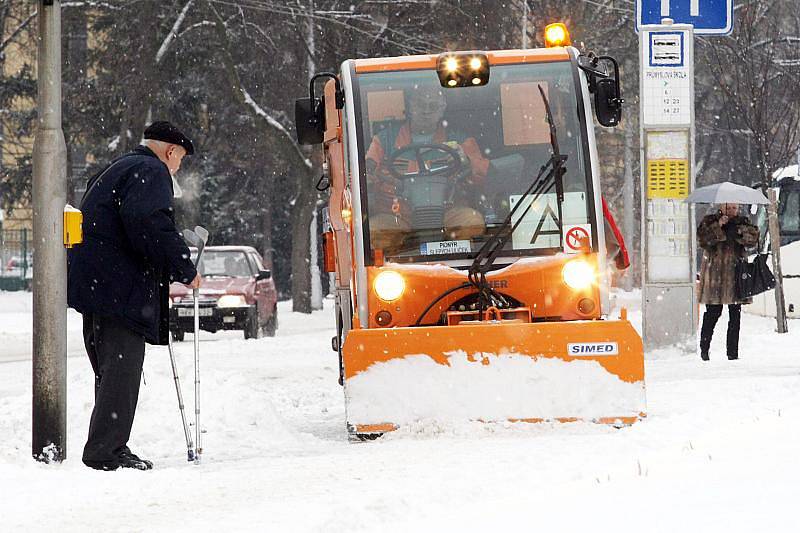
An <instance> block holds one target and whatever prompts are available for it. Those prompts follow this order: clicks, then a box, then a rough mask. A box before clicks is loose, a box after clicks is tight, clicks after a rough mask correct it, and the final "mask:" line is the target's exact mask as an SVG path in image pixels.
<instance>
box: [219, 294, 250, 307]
mask: <svg viewBox="0 0 800 533" xmlns="http://www.w3.org/2000/svg"><path fill="white" fill-rule="evenodd" d="M246 306H247V301H246V300H245V299H244V296H242V295H241V294H226V295H224V296H220V298H219V300H217V307H246Z"/></svg>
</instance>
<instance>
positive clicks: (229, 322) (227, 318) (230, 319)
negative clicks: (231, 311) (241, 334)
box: [222, 316, 236, 324]
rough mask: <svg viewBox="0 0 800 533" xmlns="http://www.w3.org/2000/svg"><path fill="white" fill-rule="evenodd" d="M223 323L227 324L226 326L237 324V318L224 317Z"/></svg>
mask: <svg viewBox="0 0 800 533" xmlns="http://www.w3.org/2000/svg"><path fill="white" fill-rule="evenodd" d="M222 321H223V322H225V323H226V324H231V323H233V322H236V317H235V316H224V317H222Z"/></svg>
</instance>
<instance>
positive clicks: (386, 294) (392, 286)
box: [372, 270, 406, 302]
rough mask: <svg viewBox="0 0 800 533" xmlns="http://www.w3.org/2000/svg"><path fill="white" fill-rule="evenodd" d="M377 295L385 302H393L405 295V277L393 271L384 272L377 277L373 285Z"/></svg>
mask: <svg viewBox="0 0 800 533" xmlns="http://www.w3.org/2000/svg"><path fill="white" fill-rule="evenodd" d="M372 287H373V288H374V289H375V294H377V295H378V298H380V299H381V300H383V301H384V302H392V301H394V300H397V299H398V298H400V296H402V295H403V291H405V290H406V282H405V280H404V279H403V276H401V275H400V274H398V273H397V272H394V271H393V270H384V271H383V272H381V273H380V274H378V275H377V276H375V281H373V283H372Z"/></svg>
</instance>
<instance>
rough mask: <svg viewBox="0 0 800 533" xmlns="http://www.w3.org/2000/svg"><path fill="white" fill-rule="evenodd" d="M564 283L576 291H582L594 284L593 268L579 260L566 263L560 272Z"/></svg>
mask: <svg viewBox="0 0 800 533" xmlns="http://www.w3.org/2000/svg"><path fill="white" fill-rule="evenodd" d="M561 277H562V278H564V283H566V284H567V285H569V286H570V287H571V288H573V289H575V290H576V291H580V290H583V289H585V288H587V287H589V286H590V285H591V284H592V283H594V279H595V272H594V267H593V266H592V265H590V264H589V263H587V262H586V261H583V260H581V259H576V260H573V261H570V262H568V263H567V264H565V265H564V268H563V269H562V270H561Z"/></svg>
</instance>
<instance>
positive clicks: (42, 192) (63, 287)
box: [31, 0, 67, 462]
mask: <svg viewBox="0 0 800 533" xmlns="http://www.w3.org/2000/svg"><path fill="white" fill-rule="evenodd" d="M38 3H39V39H38V43H39V46H38V53H39V56H38V76H37V77H38V86H39V96H38V118H37V122H38V123H37V128H36V139H35V141H34V145H33V236H34V243H35V245H34V260H33V262H34V264H35V265H36V268H35V269H34V271H33V420H32V442H31V451H32V453H33V457H34V458H35V459H37V460H39V461H44V462H51V461H53V462H61V461H63V460H64V459H65V458H66V456H67V431H66V430H67V379H66V369H67V258H66V251H65V249H64V244H63V242H64V237H63V234H64V219H63V212H64V205H65V204H66V199H67V147H66V143H65V142H64V132H63V131H62V130H61V3H60V0H39V1H38Z"/></svg>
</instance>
